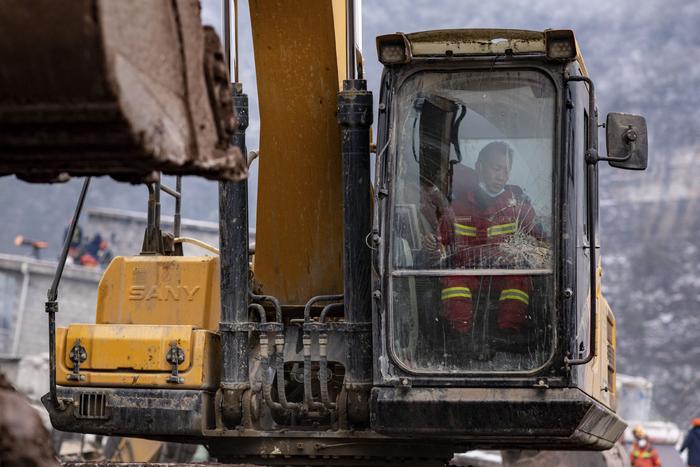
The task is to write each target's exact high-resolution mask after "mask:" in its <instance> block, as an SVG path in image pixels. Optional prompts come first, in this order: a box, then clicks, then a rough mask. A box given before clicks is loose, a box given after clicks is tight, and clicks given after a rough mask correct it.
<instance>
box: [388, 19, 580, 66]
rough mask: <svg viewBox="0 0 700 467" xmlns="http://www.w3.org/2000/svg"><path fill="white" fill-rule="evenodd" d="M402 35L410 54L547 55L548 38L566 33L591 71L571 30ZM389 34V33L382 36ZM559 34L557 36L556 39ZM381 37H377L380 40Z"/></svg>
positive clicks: (470, 30)
mask: <svg viewBox="0 0 700 467" xmlns="http://www.w3.org/2000/svg"><path fill="white" fill-rule="evenodd" d="M391 36H394V37H396V36H402V37H403V38H404V41H405V44H406V45H407V46H408V47H409V48H410V57H411V58H413V57H415V58H419V57H440V56H472V55H473V56H479V55H505V54H512V55H547V53H548V51H547V45H548V41H553V40H556V39H561V38H563V37H566V38H567V39H569V40H571V41H573V44H574V47H575V55H574V56H573V57H571V58H569V59H568V60H571V61H573V60H576V61H577V62H578V63H579V66H580V67H581V73H582V74H583V75H585V76H587V75H588V72H587V71H586V66H585V64H584V62H583V57H582V56H581V52H580V49H579V47H578V43H577V42H576V39H575V37H574V33H573V31H571V30H566V29H564V30H560V29H547V30H545V31H530V30H525V29H443V30H434V31H421V32H414V33H409V34H404V33H401V32H399V33H396V34H395V35H391ZM382 37H389V36H382ZM555 38H556V39H555ZM379 40H380V38H377V41H378V43H379Z"/></svg>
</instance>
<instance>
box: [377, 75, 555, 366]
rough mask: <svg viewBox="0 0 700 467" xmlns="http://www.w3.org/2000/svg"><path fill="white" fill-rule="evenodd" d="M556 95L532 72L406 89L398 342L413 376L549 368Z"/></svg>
mask: <svg viewBox="0 0 700 467" xmlns="http://www.w3.org/2000/svg"><path fill="white" fill-rule="evenodd" d="M555 94H556V93H555V88H554V85H553V84H552V82H551V81H550V80H549V79H548V77H547V76H545V75H544V74H542V73H540V72H537V71H530V70H513V71H491V72H486V71H483V72H481V71H479V72H474V71H472V72H423V73H418V74H416V75H413V76H412V77H411V78H409V79H408V80H406V81H405V82H404V83H403V85H402V86H401V88H400V90H399V93H398V98H397V99H396V100H395V102H397V104H396V107H395V109H394V112H395V119H396V120H395V128H396V132H397V135H396V138H395V143H394V146H395V147H394V148H393V150H394V151H395V157H396V164H395V173H396V176H395V178H394V179H395V180H396V182H395V187H394V192H393V202H394V205H393V215H392V216H393V224H392V225H393V234H392V241H391V248H392V258H391V260H392V270H393V275H394V279H393V282H392V286H393V311H392V335H393V339H392V342H393V345H394V352H395V355H396V357H397V358H398V359H399V360H400V361H401V362H402V363H403V364H404V365H406V366H408V367H410V368H411V369H416V370H425V371H433V370H436V369H437V370H438V371H456V372H461V371H481V370H527V369H531V368H535V367H537V366H540V365H541V364H543V363H544V362H545V361H546V359H547V358H548V355H549V352H550V350H551V337H552V334H551V332H552V331H551V329H552V322H553V318H552V315H553V313H552V303H551V297H552V287H553V274H552V264H553V258H552V253H553V242H552V218H553V209H552V192H553V185H552V170H553V169H552V167H553V152H554V114H555Z"/></svg>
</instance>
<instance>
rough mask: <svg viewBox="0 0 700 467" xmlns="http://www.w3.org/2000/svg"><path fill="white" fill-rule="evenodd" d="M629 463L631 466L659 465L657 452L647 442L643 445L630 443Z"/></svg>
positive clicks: (656, 466) (651, 466)
mask: <svg viewBox="0 0 700 467" xmlns="http://www.w3.org/2000/svg"><path fill="white" fill-rule="evenodd" d="M630 465H631V466H632V467H661V460H660V459H659V453H658V452H656V449H654V448H653V447H652V445H651V444H650V443H648V442H647V445H646V446H645V447H643V448H642V447H640V446H639V445H638V444H637V442H635V443H634V444H633V445H632V452H631V453H630Z"/></svg>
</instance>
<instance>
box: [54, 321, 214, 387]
mask: <svg viewBox="0 0 700 467" xmlns="http://www.w3.org/2000/svg"><path fill="white" fill-rule="evenodd" d="M78 339H80V345H81V346H83V347H84V348H85V351H86V353H87V360H86V361H84V362H83V363H81V365H80V375H81V376H82V379H81V381H80V382H77V381H71V380H69V379H68V375H69V374H70V373H71V370H72V368H73V362H72V361H71V360H70V356H69V355H70V351H71V349H72V348H73V345H75V343H76V341H77V340H78ZM173 341H175V342H177V344H178V346H179V347H180V348H181V349H182V350H183V351H184V353H185V360H184V361H183V362H182V363H181V364H180V365H178V371H179V376H180V377H181V378H182V380H183V383H182V384H173V383H169V382H167V379H168V377H169V376H170V374H171V365H170V364H169V363H168V362H167V360H166V355H167V352H168V350H169V348H170V343H171V342H173ZM56 355H57V356H59V358H57V362H56V382H57V383H58V384H60V385H63V386H98V387H160V388H166V387H167V388H171V389H213V388H215V387H216V386H217V385H218V384H219V376H220V370H219V367H220V363H221V357H220V355H221V345H220V341H219V336H218V334H216V333H213V332H211V331H207V330H203V329H194V328H193V327H192V326H188V325H179V326H166V325H135V324H132V325H108V324H72V325H70V326H69V327H68V328H58V329H57V330H56Z"/></svg>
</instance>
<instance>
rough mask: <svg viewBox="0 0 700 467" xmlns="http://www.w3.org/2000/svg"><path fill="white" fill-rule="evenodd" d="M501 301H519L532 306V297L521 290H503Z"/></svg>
mask: <svg viewBox="0 0 700 467" xmlns="http://www.w3.org/2000/svg"><path fill="white" fill-rule="evenodd" d="M499 300H519V301H521V302H523V303H524V304H525V305H529V304H530V296H529V295H528V294H527V293H525V292H523V291H522V290H520V289H503V290H502V291H501V297H500V298H499Z"/></svg>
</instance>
